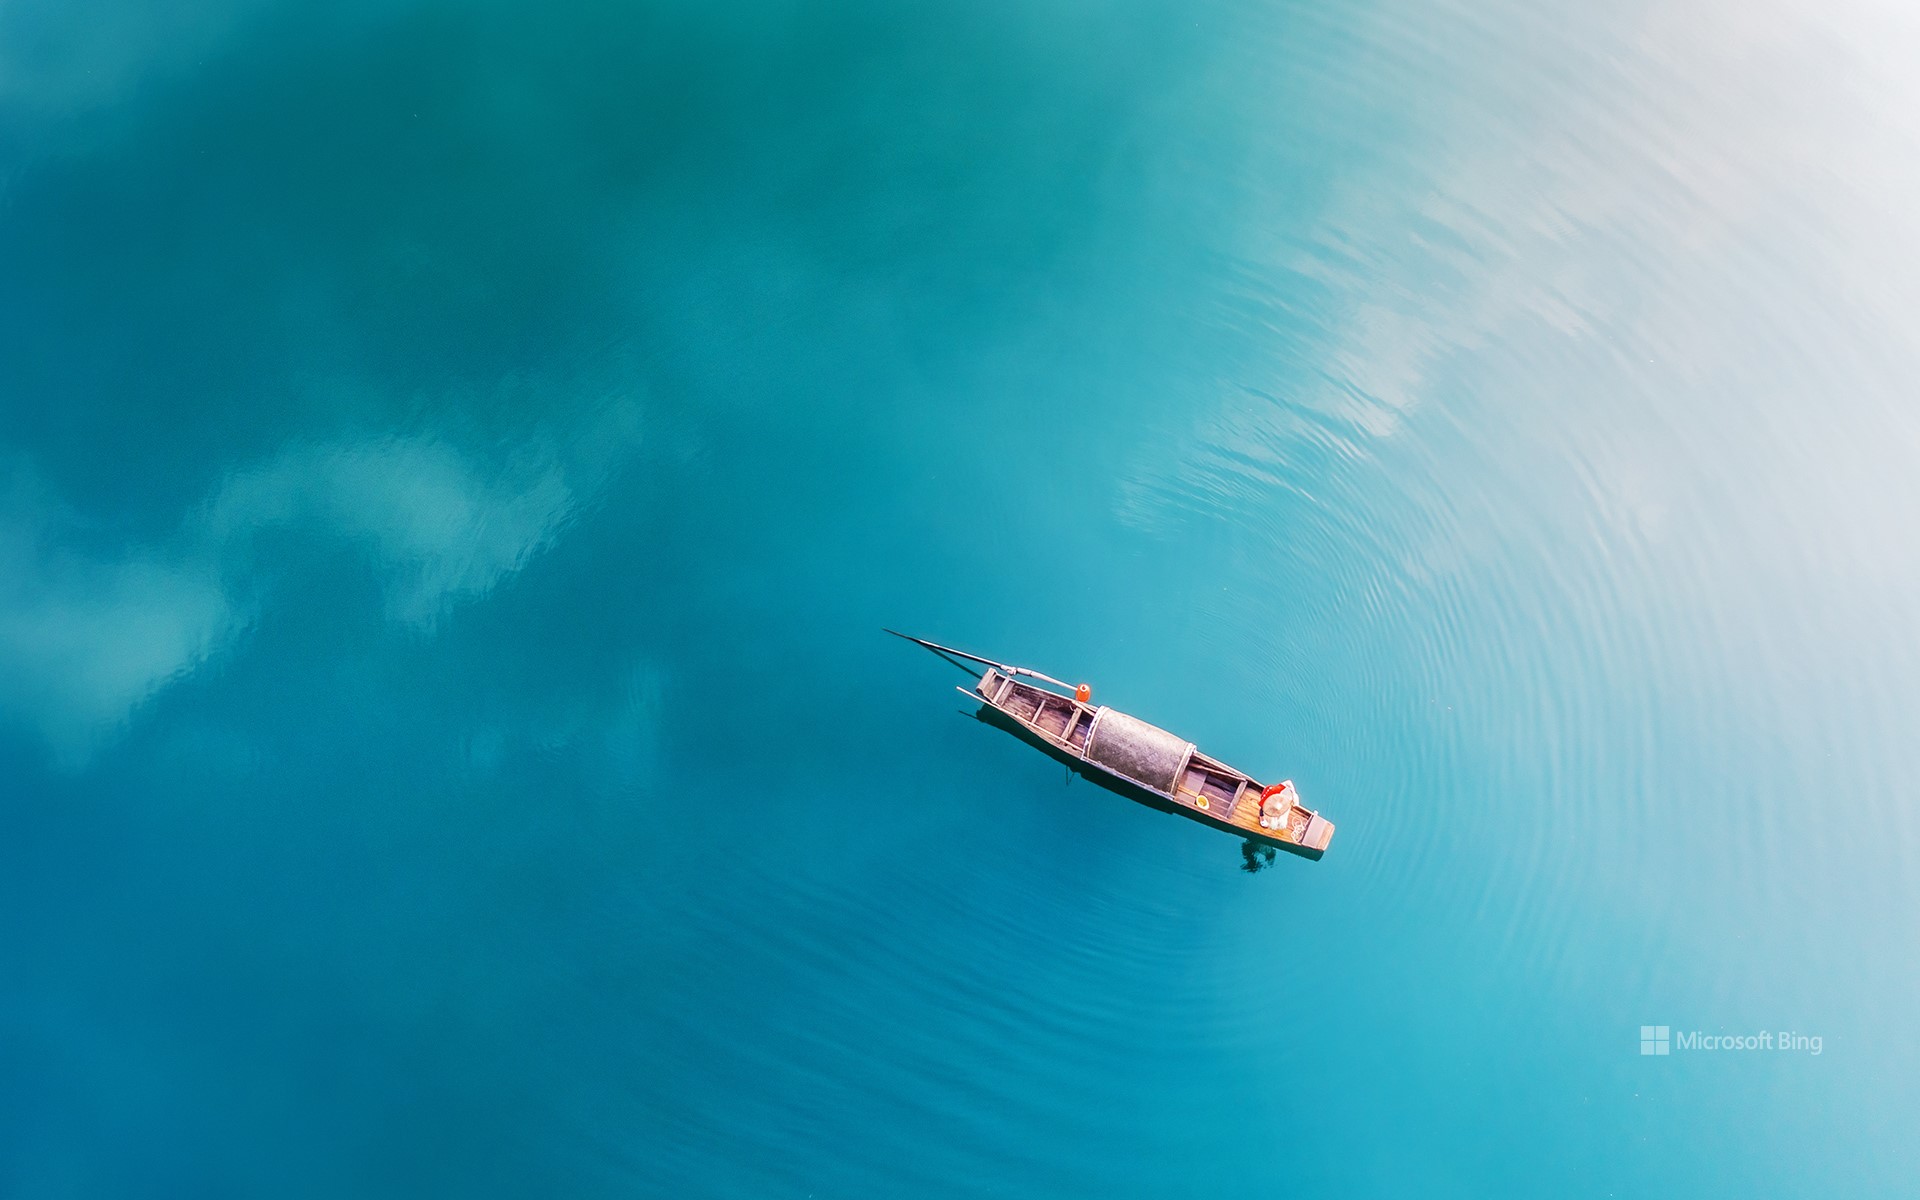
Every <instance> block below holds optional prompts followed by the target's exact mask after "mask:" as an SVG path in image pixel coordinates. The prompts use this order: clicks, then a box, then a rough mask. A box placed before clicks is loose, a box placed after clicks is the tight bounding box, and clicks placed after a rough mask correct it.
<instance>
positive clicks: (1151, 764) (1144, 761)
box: [1087, 708, 1193, 795]
mask: <svg viewBox="0 0 1920 1200" xmlns="http://www.w3.org/2000/svg"><path fill="white" fill-rule="evenodd" d="M1192 754H1193V743H1192V742H1189V741H1187V740H1186V739H1185V738H1181V737H1176V736H1174V735H1173V734H1171V733H1168V732H1167V731H1166V730H1164V729H1162V728H1160V727H1159V726H1158V725H1149V724H1147V723H1146V722H1145V721H1142V720H1140V719H1139V718H1138V717H1130V716H1128V715H1127V714H1125V713H1123V712H1116V711H1115V710H1113V709H1111V708H1102V709H1101V710H1100V712H1099V714H1098V715H1097V716H1095V718H1094V722H1093V736H1092V737H1090V738H1088V740H1087V757H1088V758H1090V759H1092V760H1093V761H1094V762H1097V763H1099V764H1100V765H1101V766H1103V767H1105V768H1107V769H1108V770H1109V771H1112V772H1114V773H1115V774H1118V775H1124V776H1125V777H1126V778H1128V779H1131V780H1133V781H1134V782H1135V783H1144V784H1146V785H1147V786H1148V787H1150V788H1153V789H1155V790H1156V791H1161V792H1165V793H1167V794H1168V795H1171V794H1172V793H1173V785H1174V783H1175V781H1176V779H1177V778H1178V776H1179V774H1180V768H1181V767H1183V766H1185V765H1186V762H1187V759H1188V758H1189V757H1191V756H1192Z"/></svg>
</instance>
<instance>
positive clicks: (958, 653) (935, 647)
mask: <svg viewBox="0 0 1920 1200" xmlns="http://www.w3.org/2000/svg"><path fill="white" fill-rule="evenodd" d="M882 632H884V633H891V634H893V636H895V637H897V638H905V639H906V640H907V641H909V642H914V643H917V644H919V645H922V646H925V647H926V648H927V649H929V650H932V651H934V652H935V653H936V654H951V655H953V656H954V657H956V658H964V659H968V660H970V661H972V662H977V663H985V664H986V665H988V666H989V667H998V668H1000V670H1002V671H1005V672H1006V673H1007V674H1009V675H1025V676H1027V677H1028V678H1031V679H1039V680H1042V681H1044V682H1046V683H1051V684H1054V685H1055V686H1057V687H1063V688H1068V689H1071V688H1072V687H1073V685H1072V684H1070V683H1068V682H1067V681H1066V680H1064V679H1055V678H1054V677H1053V676H1051V675H1042V674H1041V673H1040V672H1038V671H1030V670H1028V669H1027V668H1026V667H1016V666H1012V665H1010V664H1008V663H1003V662H995V661H994V660H993V659H991V658H981V657H980V656H979V655H978V654H968V653H967V652H966V651H965V650H955V649H954V648H953V647H952V646H942V645H941V644H940V643H938V642H929V641H928V640H927V639H925V638H917V637H914V636H912V635H910V634H905V633H901V632H899V631H897V630H893V629H883V630H882Z"/></svg>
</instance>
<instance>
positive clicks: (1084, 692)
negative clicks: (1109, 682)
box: [1073, 683, 1093, 704]
mask: <svg viewBox="0 0 1920 1200" xmlns="http://www.w3.org/2000/svg"><path fill="white" fill-rule="evenodd" d="M1073 698H1074V699H1075V700H1078V701H1079V702H1080V703H1082V704H1085V703H1086V702H1087V701H1089V700H1091V699H1093V688H1091V687H1089V686H1088V685H1087V684H1084V683H1083V684H1081V685H1080V686H1079V687H1077V688H1075V689H1073Z"/></svg>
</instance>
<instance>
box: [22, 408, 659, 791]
mask: <svg viewBox="0 0 1920 1200" xmlns="http://www.w3.org/2000/svg"><path fill="white" fill-rule="evenodd" d="M616 433H617V434H625V435H630V433H631V423H630V422H622V423H619V424H618V428H617V430H616ZM604 440H605V439H594V440H593V444H592V448H591V452H590V453H589V454H587V455H586V456H585V459H586V460H585V461H579V459H578V456H576V459H575V460H573V461H569V462H567V463H564V464H563V462H562V461H561V456H560V455H558V454H556V453H554V452H551V451H546V450H537V449H536V450H531V451H527V452H524V453H521V454H518V455H516V456H514V457H513V458H512V459H511V460H509V461H506V462H501V463H487V462H483V461H482V460H480V459H479V458H477V457H475V456H472V455H469V454H466V453H463V452H461V451H460V450H458V449H456V448H454V447H453V446H451V445H448V444H447V443H445V442H442V441H438V440H435V439H432V438H429V437H422V436H406V437H388V438H380V439H373V440H367V441H360V442H338V443H316V444H295V445H293V446H290V447H289V448H287V449H285V450H283V451H282V452H280V453H279V454H277V455H275V456H273V457H272V458H270V459H268V460H266V461H264V462H261V463H258V464H256V465H254V466H250V467H247V468H245V469H242V470H240V471H237V472H234V473H233V474H232V475H230V476H229V477H228V478H227V479H226V480H225V481H224V482H223V483H222V484H220V485H219V486H218V487H217V488H216V489H215V490H214V492H213V493H212V495H211V496H210V497H209V498H208V499H207V500H206V501H205V502H204V503H203V504H202V505H200V506H198V507H197V508H196V509H194V510H193V511H191V512H189V513H188V514H186V515H185V516H184V517H183V519H182V521H181V524H180V526H179V529H178V531H177V532H176V533H175V534H174V535H173V536H171V537H168V538H165V539H161V540H159V541H156V542H155V543H153V544H144V545H142V544H133V545H124V546H119V547H113V546H105V545H101V544H100V542H101V539H99V538H98V537H92V536H88V535H89V533H90V531H89V530H88V529H87V528H86V526H85V524H84V522H83V521H82V520H81V519H80V518H79V517H78V515H77V514H75V513H74V512H72V511H71V510H70V509H69V508H68V507H67V506H65V505H64V504H62V503H60V502H58V501H57V500H55V499H53V498H52V497H51V496H49V495H48V494H47V492H46V491H45V490H44V489H43V488H41V487H39V486H38V485H37V484H35V483H33V482H31V481H30V479H28V478H26V477H24V476H23V477H22V478H21V479H20V481H18V482H16V484H15V485H14V486H13V488H12V489H11V492H10V494H9V495H8V497H7V499H6V502H5V503H4V504H0V717H3V718H4V719H6V720H8V721H10V722H18V723H21V724H23V725H25V726H27V727H29V728H30V729H32V730H33V732H34V733H35V734H37V735H38V736H39V738H40V739H41V740H42V741H43V742H44V743H45V744H46V745H47V746H48V748H49V749H50V750H51V751H52V752H53V754H54V755H55V757H56V758H57V759H58V760H59V761H60V762H62V763H63V764H65V765H67V766H69V767H77V766H80V765H83V764H84V763H85V762H86V761H87V759H88V758H90V757H91V756H92V755H93V754H94V753H95V752H96V751H98V750H99V749H100V748H101V747H102V746H104V745H105V744H107V743H109V742H110V741H111V740H113V738H114V737H115V736H117V734H118V733H119V732H120V731H121V730H123V729H124V728H125V727H126V725H127V723H128V721H129V719H130V717H131V716H132V714H133V713H134V712H135V710H137V709H138V708H139V707H140V705H141V704H143V703H144V702H146V701H147V700H148V699H150V698H151V697H153V696H154V695H156V694H157V693H159V692H160V691H162V690H163V689H165V688H166V687H167V686H168V685H169V684H171V683H173V682H175V681H177V680H179V679H181V678H183V677H184V676H186V675H189V674H191V673H192V672H194V671H195V670H196V669H198V668H199V667H201V666H203V665H204V664H206V663H208V662H209V661H211V660H213V659H215V658H217V657H218V656H219V655H221V654H222V653H224V652H226V651H227V650H229V649H230V648H232V647H233V646H234V644H235V643H236V642H237V641H238V640H239V639H240V637H241V636H242V634H243V633H244V632H245V630H246V629H247V628H248V626H249V625H250V624H251V623H252V622H253V620H254V619H255V615H256V610H257V608H258V606H259V604H260V603H261V600H260V597H262V596H263V595H267V594H269V593H270V592H271V583H270V581H265V580H263V560H264V561H270V559H269V558H268V557H267V556H263V554H262V553H261V547H260V539H261V537H262V535H264V534H267V533H268V532H271V531H289V532H292V533H294V534H296V535H299V536H302V537H307V538H311V539H314V543H316V544H318V545H320V546H327V547H333V548H338V547H339V546H341V545H343V544H344V545H346V546H348V547H350V548H352V549H354V550H355V551H357V552H359V553H361V554H362V555H364V556H365V558H366V559H367V560H368V561H369V563H370V565H371V566H372V568H373V570H374V573H375V577H376V581H377V585H378V587H379V590H380V594H381V597H382V604H383V608H384V613H385V616H386V617H387V618H388V619H389V620H391V621H394V622H396V623H399V624H402V625H405V626H408V627H411V628H413V629H415V630H419V631H426V632H430V631H432V629H433V628H434V627H435V625H436V624H437V623H438V622H439V621H440V619H441V618H442V617H444V616H445V615H446V614H447V613H448V612H449V611H450V610H451V609H452V608H454V607H455V606H457V605H459V604H461V603H463V602H466V601H471V600H474V599H477V598H479V597H481V596H483V595H485V594H486V593H487V592H489V591H491V590H492V589H493V588H494V587H496V586H497V585H498V584H500V583H501V582H502V581H503V580H505V579H507V578H508V577H510V576H511V575H513V574H514V573H516V572H518V571H519V570H521V569H522V568H523V567H525V566H526V565H527V564H528V563H529V562H530V561H531V560H532V559H533V558H534V557H535V556H537V555H538V554H540V553H541V552H542V551H543V550H545V549H547V548H548V547H549V546H551V545H552V544H553V542H554V540H555V538H557V537H558V536H559V534H560V532H561V530H562V529H563V528H564V527H565V525H566V524H567V522H568V521H569V520H570V519H572V518H573V517H574V515H575V514H576V513H577V512H578V511H579V510H580V507H581V505H582V503H583V501H585V500H588V499H590V498H591V497H592V495H593V494H594V493H596V492H597V491H598V489H599V488H600V486H601V484H602V483H603V482H604V479H605V476H606V473H607V470H608V467H609V464H610V461H611V460H610V457H609V451H608V447H607V446H606V445H605V444H604ZM614 440H615V441H620V440H621V438H620V437H619V436H616V437H615V439H614ZM295 544H296V545H299V543H297V542H296V543H295ZM279 546H280V543H278V542H276V543H275V544H274V551H273V553H275V554H277V553H279V552H280V551H279ZM296 552H297V551H296Z"/></svg>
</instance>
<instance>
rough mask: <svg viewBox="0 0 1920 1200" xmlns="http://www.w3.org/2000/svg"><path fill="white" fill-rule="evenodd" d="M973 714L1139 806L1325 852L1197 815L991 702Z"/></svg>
mask: <svg viewBox="0 0 1920 1200" xmlns="http://www.w3.org/2000/svg"><path fill="white" fill-rule="evenodd" d="M975 715H976V716H977V717H978V718H979V719H980V720H981V721H982V722H984V723H986V724H988V725H992V726H995V727H996V728H999V729H1004V730H1006V731H1007V732H1008V733H1011V734H1013V735H1014V736H1015V737H1017V738H1019V739H1020V740H1021V741H1023V742H1025V743H1027V744H1028V745H1030V746H1033V747H1034V748H1036V749H1038V750H1040V751H1042V752H1044V753H1045V754H1046V755H1047V756H1048V757H1049V758H1052V759H1055V760H1057V761H1059V762H1061V763H1064V764H1065V765H1066V766H1067V768H1068V769H1069V770H1071V771H1073V772H1074V773H1075V774H1078V775H1081V776H1083V777H1085V778H1086V779H1088V780H1090V781H1092V782H1093V783H1097V784H1099V785H1100V786H1101V787H1103V788H1106V789H1107V790H1108V791H1110V792H1114V793H1117V794H1118V795H1121V796H1125V797H1126V798H1127V799H1129V800H1132V801H1134V802H1136V803H1138V804H1144V805H1146V806H1147V807H1148V808H1154V809H1158V810H1159V811H1161V812H1167V813H1173V814H1174V815H1176V816H1181V817H1185V818H1186V819H1188V820H1189V821H1193V822H1195V823H1196V824H1199V825H1205V826H1206V827H1208V828H1209V829H1217V830H1219V831H1221V832H1222V833H1231V834H1236V835H1238V836H1240V837H1242V838H1245V839H1246V840H1248V841H1250V842H1254V843H1257V844H1259V845H1262V846H1272V847H1274V848H1275V849H1278V850H1285V851H1286V852H1287V853H1289V854H1295V855H1298V856H1300V857H1301V858H1306V859H1313V860H1318V859H1319V858H1320V857H1321V856H1322V855H1324V854H1325V853H1326V849H1325V847H1324V846H1323V847H1320V848H1318V849H1316V848H1314V847H1311V846H1305V845H1302V844H1300V843H1299V842H1295V841H1291V840H1289V839H1286V838H1280V837H1275V836H1272V835H1271V834H1269V833H1268V832H1266V831H1265V830H1259V829H1248V828H1246V827H1245V826H1243V825H1235V824H1233V823H1231V822H1228V821H1222V820H1220V819H1218V818H1216V817H1214V816H1212V815H1210V814H1208V813H1205V812H1200V811H1198V810H1196V809H1194V808H1192V807H1190V806H1189V805H1186V804H1182V803H1181V802H1179V801H1178V800H1175V799H1174V798H1173V797H1171V796H1168V795H1166V794H1165V793H1163V792H1157V791H1155V790H1153V789H1152V788H1149V787H1146V786H1144V785H1142V784H1140V783H1136V782H1135V781H1133V780H1131V779H1128V778H1127V777H1125V776H1124V775H1118V774H1115V773H1114V772H1112V771H1110V770H1108V769H1107V768H1105V767H1103V766H1101V765H1100V764H1099V763H1097V762H1094V761H1093V760H1091V759H1089V758H1086V757H1084V756H1082V755H1079V754H1076V753H1074V752H1073V751H1072V750H1071V749H1069V748H1068V747H1065V746H1062V745H1060V744H1059V743H1058V742H1055V741H1053V740H1052V739H1051V738H1049V737H1047V736H1046V735H1045V734H1044V733H1041V732H1040V731H1039V730H1037V729H1035V728H1034V727H1033V726H1031V725H1029V724H1027V723H1026V722H1025V721H1022V720H1021V719H1020V718H1018V717H1016V716H1014V715H1013V714H1011V713H1009V712H1007V711H1006V710H1005V709H1003V708H1000V707H999V706H998V705H995V704H993V703H991V702H982V703H981V705H980V710H979V712H978V713H976V714H975Z"/></svg>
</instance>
